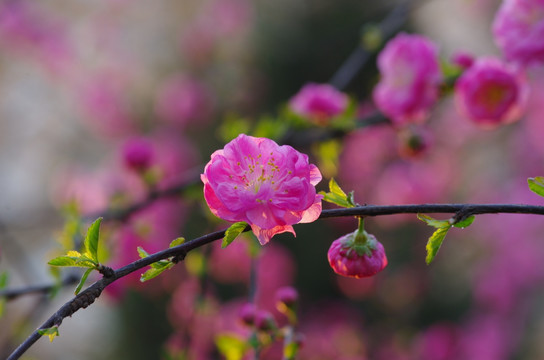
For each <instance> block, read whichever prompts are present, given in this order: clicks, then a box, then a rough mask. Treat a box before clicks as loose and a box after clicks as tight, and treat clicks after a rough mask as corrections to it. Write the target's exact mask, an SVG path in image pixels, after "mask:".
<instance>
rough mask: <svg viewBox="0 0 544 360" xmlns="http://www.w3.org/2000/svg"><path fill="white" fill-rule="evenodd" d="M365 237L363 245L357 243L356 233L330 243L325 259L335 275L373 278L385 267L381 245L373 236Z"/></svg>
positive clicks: (385, 258)
mask: <svg viewBox="0 0 544 360" xmlns="http://www.w3.org/2000/svg"><path fill="white" fill-rule="evenodd" d="M365 235H366V243H365V244H359V243H358V242H357V240H356V237H357V231H355V232H353V233H350V234H347V235H344V236H342V237H340V238H339V239H336V240H334V241H333V242H332V244H331V247H330V248H329V251H328V253H327V258H328V259H329V264H330V265H331V267H332V269H333V270H334V272H335V273H337V274H338V275H342V276H348V277H354V278H358V279H359V278H364V277H369V276H373V275H375V274H377V273H378V272H380V271H382V270H383V269H384V268H385V267H386V266H387V257H386V256H385V250H384V248H383V245H382V244H381V243H380V242H379V241H378V240H376V237H375V236H374V235H372V234H368V233H366V232H365Z"/></svg>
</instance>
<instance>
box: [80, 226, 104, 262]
mask: <svg viewBox="0 0 544 360" xmlns="http://www.w3.org/2000/svg"><path fill="white" fill-rule="evenodd" d="M101 223H102V218H101V217H100V218H98V219H96V220H95V222H93V223H92V224H91V226H89V230H87V235H86V236H85V241H84V243H83V244H84V246H85V255H86V256H87V257H89V258H91V259H92V260H94V261H95V262H97V263H98V238H99V236H100V224H101Z"/></svg>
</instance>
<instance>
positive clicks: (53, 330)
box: [38, 326, 59, 342]
mask: <svg viewBox="0 0 544 360" xmlns="http://www.w3.org/2000/svg"><path fill="white" fill-rule="evenodd" d="M38 334H40V335H42V336H43V335H47V336H49V341H51V342H53V339H54V338H55V337H56V336H59V327H58V326H53V327H50V328H47V329H38Z"/></svg>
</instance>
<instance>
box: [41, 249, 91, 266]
mask: <svg viewBox="0 0 544 360" xmlns="http://www.w3.org/2000/svg"><path fill="white" fill-rule="evenodd" d="M70 253H77V251H69V252H68V254H70ZM78 254H79V253H78ZM48 264H49V265H52V266H72V267H84V268H93V269H94V268H96V267H97V266H98V264H97V263H96V262H94V261H93V260H92V259H89V258H88V257H86V256H85V255H80V256H70V255H63V256H57V257H56V258H54V259H52V260H50V261H49V262H48Z"/></svg>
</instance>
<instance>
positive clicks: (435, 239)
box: [425, 225, 451, 265]
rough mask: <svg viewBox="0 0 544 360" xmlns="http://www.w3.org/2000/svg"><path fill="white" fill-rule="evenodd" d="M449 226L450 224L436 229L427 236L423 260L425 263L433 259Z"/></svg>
mask: <svg viewBox="0 0 544 360" xmlns="http://www.w3.org/2000/svg"><path fill="white" fill-rule="evenodd" d="M450 228H451V225H450V226H446V227H442V228H439V229H437V230H436V231H435V232H434V233H433V235H432V236H431V237H430V238H429V241H427V246H426V247H425V249H426V250H427V257H426V258H425V262H426V263H427V265H429V264H430V263H431V262H432V261H433V260H434V258H435V256H436V254H437V253H438V250H440V246H442V242H444V238H445V237H446V234H447V233H448V231H449V230H450Z"/></svg>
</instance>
